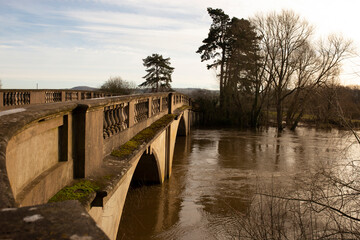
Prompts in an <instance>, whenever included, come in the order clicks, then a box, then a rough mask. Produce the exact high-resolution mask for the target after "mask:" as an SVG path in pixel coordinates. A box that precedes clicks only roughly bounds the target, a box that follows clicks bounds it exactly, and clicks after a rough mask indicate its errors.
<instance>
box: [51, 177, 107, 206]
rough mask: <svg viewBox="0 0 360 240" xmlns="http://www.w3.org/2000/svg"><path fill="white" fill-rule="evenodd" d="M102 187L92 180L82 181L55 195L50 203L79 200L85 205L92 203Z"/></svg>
mask: <svg viewBox="0 0 360 240" xmlns="http://www.w3.org/2000/svg"><path fill="white" fill-rule="evenodd" d="M99 189H100V186H99V185H98V184H97V183H96V182H94V181H90V180H86V179H83V180H80V181H78V182H76V183H75V184H73V185H71V186H67V187H64V188H63V189H61V190H60V191H59V192H58V193H57V194H55V195H54V196H53V197H52V198H51V199H50V200H49V202H61V201H66V200H79V201H80V202H81V203H82V204H83V205H85V204H86V203H87V202H88V201H92V199H93V198H94V196H95V195H96V191H97V190H99Z"/></svg>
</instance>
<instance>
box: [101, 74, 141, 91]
mask: <svg viewBox="0 0 360 240" xmlns="http://www.w3.org/2000/svg"><path fill="white" fill-rule="evenodd" d="M135 89H136V84H135V83H134V82H128V81H126V80H123V79H122V78H121V77H110V78H109V79H108V80H107V81H106V82H104V84H103V85H102V86H101V87H100V90H101V91H105V92H110V93H114V94H120V95H128V94H131V93H132V92H133V91H134V90H135Z"/></svg>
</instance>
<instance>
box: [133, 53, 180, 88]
mask: <svg viewBox="0 0 360 240" xmlns="http://www.w3.org/2000/svg"><path fill="white" fill-rule="evenodd" d="M143 61H144V63H143V65H144V66H145V67H146V70H145V71H146V72H147V74H146V75H145V76H144V77H143V78H145V80H146V81H145V82H143V83H141V84H140V85H139V86H140V87H151V88H152V91H154V92H158V91H164V90H165V91H166V90H170V89H171V84H170V83H171V82H172V80H171V74H172V73H173V71H174V68H173V67H170V58H163V56H162V55H159V54H152V55H151V56H148V57H146V58H145V59H143Z"/></svg>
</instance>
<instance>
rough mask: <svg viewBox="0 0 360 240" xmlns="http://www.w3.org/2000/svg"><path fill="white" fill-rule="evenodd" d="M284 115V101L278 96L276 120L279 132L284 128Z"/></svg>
mask: <svg viewBox="0 0 360 240" xmlns="http://www.w3.org/2000/svg"><path fill="white" fill-rule="evenodd" d="M282 115H283V109H282V102H281V100H280V97H278V99H277V104H276V122H277V129H278V131H279V132H281V131H282V130H283V129H284V128H283V125H282V119H283V116H282Z"/></svg>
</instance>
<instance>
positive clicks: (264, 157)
mask: <svg viewBox="0 0 360 240" xmlns="http://www.w3.org/2000/svg"><path fill="white" fill-rule="evenodd" d="M359 150H360V146H358V144H356V142H355V138H354V137H353V135H352V134H351V133H349V132H347V131H338V130H334V129H333V130H329V131H326V130H316V129H308V128H298V129H297V130H296V131H295V132H291V131H287V130H286V131H285V132H284V133H282V134H281V135H278V134H277V132H276V129H273V128H270V129H268V130H265V131H259V132H252V131H239V130H236V129H225V130H203V129H193V130H192V133H191V135H190V136H188V137H186V138H185V137H178V138H177V140H176V149H175V155H174V162H173V169H172V176H171V178H170V179H169V180H167V181H166V182H165V183H164V184H162V185H152V186H142V187H140V188H133V189H131V190H130V191H129V193H128V196H127V198H126V203H125V207H124V211H123V215H122V219H121V223H120V228H119V233H118V239H166V240H167V239H232V238H234V235H233V232H234V231H236V228H237V226H238V225H237V224H239V223H238V222H237V220H236V214H238V213H242V212H245V211H246V209H247V208H248V207H249V204H250V202H251V199H252V197H253V195H254V193H255V192H256V189H257V188H259V186H260V187H261V186H262V185H263V184H264V183H270V182H272V181H273V179H281V181H277V183H276V186H274V187H276V188H281V187H283V185H282V184H279V183H278V182H280V183H283V184H284V186H285V185H286V183H287V181H288V179H291V177H292V176H294V175H296V174H302V173H305V172H307V171H309V169H311V168H313V167H314V166H315V165H316V164H318V163H320V162H322V163H324V162H325V163H329V164H330V163H333V162H339V161H344V159H360V154H359V152H360V151H359ZM234 213H235V214H234ZM234 216H235V217H234Z"/></svg>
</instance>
